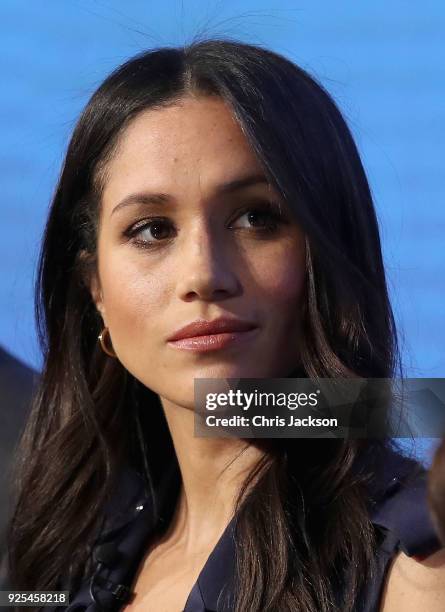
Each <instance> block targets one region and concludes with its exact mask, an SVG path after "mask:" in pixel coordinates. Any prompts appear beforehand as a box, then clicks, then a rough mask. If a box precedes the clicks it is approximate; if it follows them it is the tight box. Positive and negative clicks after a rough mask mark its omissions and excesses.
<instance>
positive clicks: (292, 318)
mask: <svg viewBox="0 0 445 612" xmlns="http://www.w3.org/2000/svg"><path fill="white" fill-rule="evenodd" d="M305 255H306V252H305V237H304V235H303V233H302V231H301V229H300V228H299V226H298V223H297V222H296V220H295V219H294V217H293V215H292V213H291V211H290V210H289V208H288V207H287V205H286V204H285V202H284V201H282V199H281V198H280V196H279V194H278V193H276V191H275V190H274V188H273V187H272V186H271V185H270V184H269V182H268V181H267V179H266V176H265V173H264V171H263V168H262V166H261V164H260V162H259V161H258V159H257V158H256V156H255V155H254V153H253V151H252V149H251V147H250V146H249V144H248V142H247V139H246V138H245V136H244V134H243V132H242V130H241V128H240V126H239V125H238V123H237V122H236V121H235V119H234V118H233V115H232V113H231V112H230V110H229V109H228V107H227V106H226V104H225V103H224V102H223V101H222V100H221V99H219V98H217V97H194V96H187V97H185V98H183V99H182V100H181V101H180V102H177V103H175V104H174V105H172V106H169V107H165V108H162V109H156V110H148V111H145V112H143V113H141V114H140V115H138V116H137V117H136V118H135V119H134V120H133V121H132V122H131V123H130V125H129V126H128V127H127V128H126V130H125V132H124V133H123V135H122V136H121V138H120V141H119V144H118V147H117V149H116V151H115V152H114V154H113V156H112V159H111V160H110V161H109V163H108V164H107V167H106V172H105V176H104V191H103V197H102V203H101V211H100V224H99V235H98V267H97V273H96V274H95V276H94V277H92V278H91V279H90V287H91V293H92V296H93V299H94V302H95V304H96V307H97V308H98V310H99V312H100V313H101V316H102V318H103V321H104V325H106V326H107V327H108V328H109V330H110V336H111V340H112V343H113V348H114V350H115V352H116V354H117V357H118V359H119V360H120V361H121V363H122V364H123V365H124V366H125V368H126V369H127V370H128V371H129V372H131V373H132V374H133V375H134V376H135V377H136V378H137V379H138V380H140V381H141V382H142V383H143V384H144V385H146V386H147V387H148V388H150V389H152V390H153V391H154V392H155V393H157V394H158V395H159V397H160V401H161V404H162V407H163V410H164V412H165V415H166V419H167V422H168V426H169V429H170V432H171V435H172V439H173V444H174V447H175V451H176V454H177V457H178V462H179V467H180V470H181V475H182V482H183V484H182V488H181V493H180V497H179V503H178V505H177V508H176V509H175V515H174V518H173V520H172V523H171V525H170V526H169V529H168V531H167V533H166V534H165V535H164V537H163V538H162V540H160V541H159V542H154V543H152V545H151V547H150V549H149V550H148V551H147V554H146V556H145V559H144V560H143V562H142V563H141V566H140V569H139V573H138V576H137V580H136V584H135V592H136V597H135V599H134V601H133V602H132V603H131V604H130V605H128V606H127V607H126V611H127V612H129V611H130V610H131V611H132V612H133V611H134V612H136V611H139V610H143V609H145V610H146V609H150V610H151V609H155V610H158V611H159V612H163V611H164V610H165V611H168V612H173V611H175V610H178V611H180V610H183V608H184V605H185V602H186V599H187V597H188V594H189V593H190V590H191V588H192V586H193V584H194V582H195V581H196V579H197V577H198V575H199V572H200V571H201V569H202V567H203V565H204V564H205V561H206V559H207V558H208V556H209V554H210V553H211V551H212V550H213V548H214V546H215V545H216V543H217V541H218V539H219V538H220V536H221V535H222V533H223V531H224V529H225V527H226V526H227V524H228V522H229V521H230V519H231V517H232V514H233V508H234V501H235V499H236V495H237V493H238V491H239V488H240V486H241V484H242V482H243V480H244V479H245V477H246V475H247V473H248V471H249V470H250V469H251V468H252V467H253V466H254V465H255V464H256V463H257V461H258V459H259V458H260V457H261V455H262V454H263V451H261V450H260V448H259V447H257V446H256V445H255V444H254V443H246V442H245V441H242V440H236V439H232V438H199V437H194V413H193V400H194V397H193V393H194V383H193V381H194V378H195V377H197V378H273V377H280V376H286V375H288V374H289V373H290V372H291V371H292V370H293V368H294V367H296V365H298V360H299V338H300V326H301V319H302V317H301V309H302V304H303V293H304V285H305ZM224 315H232V316H236V317H239V318H242V319H247V320H249V321H251V322H253V323H254V324H255V325H256V326H257V329H256V331H255V333H254V334H252V335H251V337H250V339H249V340H248V341H245V342H242V343H240V344H239V345H234V346H229V347H225V348H223V349H220V350H217V351H213V352H210V353H196V352H190V351H185V350H180V349H178V348H176V347H174V346H171V344H169V343H168V341H167V340H168V338H169V337H170V336H171V335H172V334H173V333H174V332H175V331H177V330H178V329H179V328H180V327H182V326H183V325H185V324H187V323H190V322H192V321H194V320H196V319H198V318H205V319H207V320H213V319H215V318H217V317H220V316H224ZM252 442H253V441H252ZM409 561H410V560H409ZM405 563H406V562H405V561H404V560H403V558H402V557H401V561H399V560H396V562H395V564H394V566H393V568H392V570H391V578H390V582H389V587H388V592H387V596H386V602H387V603H385V607H384V608H383V610H384V612H395V611H396V610H397V612H398V611H399V610H400V609H403V610H407V611H408V612H409V611H410V610H414V609H416V611H417V610H418V609H419V608H418V606H417V607H416V608H409V607H406V605H405V601H408V602H409V600H410V595H409V590H410V589H413V597H414V596H415V594H416V593H417V591H416V593H414V591H415V588H414V587H413V586H412V584H411V582H410V581H408V584H407V585H405V583H404V582H403V580H404V579H403V578H402V577H401V576H402V574H403V571H402V570H404V569H405ZM418 565H419V566H420V564H418ZM399 567H400V568H401V570H400V571H399V569H398V568H399ZM444 567H445V566H444ZM410 571H412V572H415V570H410ZM401 572H402V573H401ZM425 572H426V573H425V577H428V579H429V577H430V572H429V571H428V570H425ZM442 573H443V577H444V581H443V582H444V584H445V573H444V568H442ZM410 575H411V574H410ZM419 579H420V580H422V577H420V578H419ZM425 579H426V578H425ZM402 592H403V595H402ZM407 592H408V595H407ZM402 598H403V605H404V607H403V608H400V603H399V602H402ZM436 600H437V591H436V593H435V595H434V596H432V595H430V594H429V593H427V592H425V593H424V592H422V595H421V601H422V606H423V609H424V610H425V611H426V610H431V611H432V612H435V611H436V610H439V609H440V610H442V609H444V608H443V607H442V608H439V607H437V604H435V603H434V602H435V601H436ZM443 601H444V602H445V588H444V590H443ZM407 605H408V606H409V605H410V604H409V603H408V604H407ZM433 605H436V607H431V606H433ZM428 606H430V607H428Z"/></svg>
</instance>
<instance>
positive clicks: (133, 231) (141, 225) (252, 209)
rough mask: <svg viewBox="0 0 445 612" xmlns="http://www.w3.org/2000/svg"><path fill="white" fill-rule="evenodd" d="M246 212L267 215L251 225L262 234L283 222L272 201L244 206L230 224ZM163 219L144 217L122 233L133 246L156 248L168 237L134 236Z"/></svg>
mask: <svg viewBox="0 0 445 612" xmlns="http://www.w3.org/2000/svg"><path fill="white" fill-rule="evenodd" d="M247 213H255V214H258V213H259V214H261V215H265V216H266V217H267V219H268V221H267V224H266V225H265V226H263V227H252V230H253V231H254V232H256V233H259V234H263V235H264V234H266V235H270V234H273V233H274V232H276V231H277V230H278V225H279V224H281V223H284V218H283V216H282V214H281V212H280V207H279V206H278V205H277V204H274V203H273V202H265V203H264V204H253V205H250V206H246V207H245V208H244V209H242V210H241V211H239V212H238V215H237V217H236V218H235V220H234V221H232V222H231V223H230V225H232V224H233V223H234V222H235V221H236V220H237V219H239V218H240V217H242V216H244V215H245V214H247ZM165 221H167V222H168V219H166V218H165V217H153V218H151V219H144V220H143V221H138V222H137V223H135V224H133V225H132V226H131V227H129V228H128V229H127V230H126V231H125V232H124V235H125V237H127V238H128V239H130V240H131V241H132V242H133V244H134V245H135V246H137V247H139V248H143V249H151V248H156V247H157V246H160V245H161V244H162V243H163V242H165V241H166V240H169V238H170V237H168V238H161V239H159V240H156V239H155V240H153V241H151V242H148V241H146V240H139V239H137V238H136V236H137V235H138V234H140V233H141V232H142V231H144V230H146V229H149V228H151V227H153V226H155V225H161V226H162V225H163V224H164V223H165ZM229 227H230V226H229ZM241 229H248V230H249V228H241Z"/></svg>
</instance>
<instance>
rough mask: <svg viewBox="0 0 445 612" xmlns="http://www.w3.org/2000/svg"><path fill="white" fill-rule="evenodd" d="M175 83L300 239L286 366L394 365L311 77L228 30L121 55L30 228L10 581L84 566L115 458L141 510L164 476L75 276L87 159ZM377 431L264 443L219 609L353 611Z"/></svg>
mask: <svg viewBox="0 0 445 612" xmlns="http://www.w3.org/2000/svg"><path fill="white" fill-rule="evenodd" d="M190 93H191V94H193V95H202V96H219V97H220V98H221V99H223V100H224V101H225V102H226V103H227V104H228V105H229V107H230V108H231V110H232V112H233V115H234V117H235V118H236V120H237V121H238V122H239V124H240V126H241V128H242V130H243V132H244V134H245V136H246V138H247V139H248V141H249V143H250V145H251V147H252V149H253V151H254V152H255V154H256V155H257V156H258V159H259V160H260V162H261V163H262V165H263V167H264V170H265V172H266V173H267V176H268V177H269V180H270V182H271V183H272V184H273V185H274V187H275V188H276V189H277V190H278V192H279V193H280V194H281V195H282V197H283V198H284V199H285V200H286V202H287V203H288V205H289V207H290V208H291V210H292V211H293V213H294V215H295V218H296V219H297V221H298V223H299V224H300V226H301V228H302V230H303V232H304V234H305V236H306V240H307V247H308V248H307V249H306V266H307V269H306V286H305V292H304V296H305V297H304V304H303V307H302V314H303V326H302V330H303V331H302V337H301V341H300V355H301V371H300V374H301V373H303V375H304V376H308V377H315V378H317V377H327V378H329V377H342V378H354V377H369V378H374V377H375V378H386V377H392V376H394V375H395V374H396V370H397V368H401V364H400V354H399V348H398V340H397V332H396V326H395V322H394V316H393V312H392V309H391V305H390V301H389V297H388V291H387V283H386V279H385V270H384V265H383V260H382V252H381V243H380V237H379V229H378V223H377V218H376V213H375V209H374V203H373V199H372V195H371V192H370V188H369V185H368V181H367V178H366V174H365V171H364V169H363V165H362V162H361V160H360V156H359V153H358V151H357V148H356V145H355V143H354V140H353V138H352V136H351V132H350V129H349V128H348V126H347V123H346V121H345V119H344V118H343V116H342V114H341V112H340V111H339V109H338V108H337V105H336V104H335V102H334V101H333V99H332V97H331V96H330V95H329V94H328V93H327V91H326V90H325V89H324V87H323V86H322V85H321V84H320V83H319V82H317V80H316V79H315V78H313V77H312V76H310V75H309V74H308V72H307V71H305V70H304V69H302V68H301V67H299V66H297V65H295V63H293V62H292V61H290V60H288V59H286V58H285V57H283V56H281V55H279V54H277V53H275V52H272V51H270V50H267V49H264V48H262V47H260V46H256V45H250V44H245V43H241V42H238V41H234V40H228V39H224V40H221V39H206V40H200V41H195V42H193V43H192V44H190V45H188V46H186V47H180V48H159V49H155V50H149V51H146V52H143V53H141V54H139V55H137V56H136V57H134V58H132V59H130V60H129V61H127V62H126V63H124V64H123V65H122V66H120V67H118V68H117V69H116V70H115V71H114V72H113V73H112V74H111V75H110V76H108V77H107V78H106V80H105V81H104V82H103V84H102V85H100V87H99V88H98V89H97V91H96V92H95V93H94V94H93V96H92V97H91V99H90V100H89V102H88V104H87V105H86V107H85V109H84V111H83V112H82V114H81V117H80V119H79V121H78V123H77V125H76V127H75V129H74V132H73V135H72V138H71V141H70V143H69V146H68V150H67V154H66V159H65V161H64V164H63V169H62V172H61V176H60V179H59V182H58V186H57V189H56V192H55V195H54V198H53V201H52V205H51V208H50V212H49V217H48V221H47V225H46V229H45V233H44V237H43V243H42V249H41V254H40V260H39V268H38V279H37V285H36V317H37V324H38V330H39V337H40V341H41V346H42V351H43V355H44V367H43V371H42V376H41V381H40V387H39V389H38V392H37V394H36V396H35V400H34V403H33V409H32V412H31V416H30V418H29V422H28V423H27V427H26V430H25V432H24V435H23V437H22V440H21V444H20V448H19V450H18V453H17V459H16V475H15V482H16V504H15V511H14V514H13V517H12V520H11V524H10V531H9V548H8V550H9V568H10V580H11V584H12V585H13V586H14V587H15V588H20V589H27V590H34V589H40V590H50V589H55V588H57V586H58V585H60V584H62V583H64V584H65V583H66V580H67V579H69V584H70V585H71V588H72V589H74V588H77V587H78V586H79V584H80V583H81V581H82V580H85V579H86V578H87V577H88V576H89V575H90V573H91V571H92V563H91V550H92V547H93V544H94V540H95V537H96V534H97V531H98V525H99V524H100V520H101V516H102V511H103V508H104V504H105V502H106V500H107V499H108V497H109V495H110V492H111V491H112V489H113V484H115V482H116V476H117V474H118V472H119V469H120V468H121V466H122V465H124V464H130V465H132V466H133V467H134V468H135V469H137V470H138V471H139V472H140V473H141V474H142V475H143V477H144V479H145V481H146V483H147V491H149V492H150V495H151V496H152V500H153V512H154V513H155V515H156V513H157V512H159V509H158V506H157V500H156V490H157V489H156V486H155V485H157V484H159V483H162V480H163V478H164V476H165V475H166V474H167V472H168V467H169V466H170V467H172V466H173V468H174V473H175V474H176V480H174V483H175V484H174V489H175V490H176V491H177V490H178V489H179V484H180V478H179V469H178V464H177V458H176V455H175V452H174V448H173V444H172V440H171V436H170V433H169V430H168V427H167V424H166V420H165V417H164V414H163V412H162V406H161V404H160V401H159V397H158V396H157V395H156V394H155V393H154V392H153V391H151V390H150V389H147V388H146V387H144V386H143V385H142V383H141V382H140V381H138V380H136V379H135V378H134V377H133V376H132V375H131V374H130V373H129V372H128V371H126V370H125V368H124V367H123V365H122V364H121V363H120V362H119V361H118V360H117V359H111V358H109V357H107V356H106V355H105V354H104V353H103V352H102V351H101V349H100V347H99V345H98V341H97V337H98V334H99V333H100V331H101V329H102V326H103V323H102V320H101V317H100V315H99V313H98V312H97V310H96V308H95V305H94V303H93V301H92V297H91V294H90V291H89V289H88V284H87V283H86V282H85V278H87V277H88V274H89V273H91V271H92V270H94V267H95V266H96V263H97V261H96V242H97V231H98V219H99V212H100V205H101V192H102V189H103V183H104V176H105V174H106V173H105V172H104V170H105V169H106V165H107V161H108V160H109V159H110V158H111V156H112V154H113V151H114V150H115V148H116V145H117V143H118V142H119V138H120V136H121V135H122V133H123V132H124V130H125V128H126V127H127V126H128V125H129V123H130V122H131V121H132V120H133V119H134V118H135V117H136V116H137V115H138V113H141V112H142V111H145V110H147V109H156V108H162V107H165V106H168V105H172V104H175V102H177V101H178V100H180V99H181V98H183V97H184V96H186V95H187V94H190ZM296 316H297V313H296ZM387 444H388V443H387V442H384V441H382V442H378V441H376V440H342V439H319V440H315V439H312V440H303V439H279V440H271V441H270V446H269V448H268V450H267V453H266V454H265V456H264V458H263V459H262V460H261V461H260V462H259V463H258V464H257V466H256V467H255V468H254V470H253V471H252V473H251V474H250V476H249V479H247V480H246V482H245V483H244V487H243V490H242V491H241V492H240V495H239V498H238V503H237V508H236V513H237V523H236V585H235V610H236V612H264V611H270V612H273V611H275V612H286V611H290V610H302V611H303V610H304V611H305V612H328V611H333V610H341V611H342V612H347V611H351V610H352V609H353V606H354V601H356V597H357V595H358V593H359V592H360V589H361V587H362V586H363V585H364V583H365V581H366V580H367V579H368V578H369V576H370V573H371V572H372V571H373V559H374V551H375V546H376V543H375V542H376V537H375V532H374V529H373V526H372V523H371V521H370V518H369V507H368V501H369V499H368V497H369V494H368V488H367V486H368V482H369V481H370V480H371V479H372V478H374V477H376V470H377V467H376V466H377V465H378V461H377V458H378V457H379V456H381V455H383V450H384V449H385V448H386V445H387ZM358 466H360V467H358ZM175 470H176V471H175ZM170 473H171V472H170ZM254 480H255V482H254ZM249 482H254V486H252V487H249V490H248V491H247V489H248V484H249ZM172 499H173V498H172ZM345 517H347V520H345ZM154 519H155V523H156V516H155V517H154ZM272 526H273V528H272ZM339 593H340V595H339Z"/></svg>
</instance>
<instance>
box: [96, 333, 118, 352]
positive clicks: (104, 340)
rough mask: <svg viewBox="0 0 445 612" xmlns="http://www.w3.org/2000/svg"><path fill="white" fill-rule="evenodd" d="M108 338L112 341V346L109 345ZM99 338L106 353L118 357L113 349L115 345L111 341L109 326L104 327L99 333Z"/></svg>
mask: <svg viewBox="0 0 445 612" xmlns="http://www.w3.org/2000/svg"><path fill="white" fill-rule="evenodd" d="M107 338H108V339H109V341H110V346H111V348H109V347H108V346H107ZM97 339H98V340H99V342H100V345H101V347H102V350H103V352H104V353H106V354H107V355H109V356H110V357H117V355H116V353H115V352H114V350H113V345H112V343H111V337H110V330H109V329H108V327H104V328H103V330H102V331H101V332H100V334H99V335H98V337H97Z"/></svg>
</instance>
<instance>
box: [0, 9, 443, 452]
mask: <svg viewBox="0 0 445 612" xmlns="http://www.w3.org/2000/svg"><path fill="white" fill-rule="evenodd" d="M0 16H1V19H0V34H1V35H0V50H1V55H0V57H1V60H0V61H1V62H2V66H1V74H2V94H3V95H2V97H1V102H0V120H1V127H2V130H1V133H2V137H1V140H0V173H1V185H2V201H1V208H0V218H1V223H0V270H1V279H2V283H1V288H0V295H1V300H0V344H1V345H3V346H4V347H5V348H6V349H8V350H9V351H10V352H11V353H13V354H14V355H16V356H18V357H19V358H21V359H22V360H23V361H25V362H26V363H28V364H30V365H32V366H34V367H36V368H39V367H40V364H41V361H40V353H39V349H38V345H37V340H36V334H35V328H34V315H33V283H34V275H35V263H36V259H37V254H38V249H39V242H40V237H41V235H42V231H43V227H44V222H45V216H46V214H47V207H48V204H49V201H50V198H51V194H52V191H53V189H54V185H55V182H56V179H57V175H58V172H59V169H60V166H61V162H62V159H63V154H64V150H65V147H66V144H67V141H68V138H69V135H70V132H71V130H72V128H73V125H74V123H75V120H76V118H77V116H78V114H79V112H80V110H81V109H82V107H83V106H84V104H85V103H86V101H87V99H88V97H89V96H90V94H91V93H92V91H93V90H94V89H95V88H96V87H97V86H98V85H99V83H100V82H101V81H102V79H103V78H104V77H105V75H106V74H107V73H108V72H109V71H110V70H112V69H113V68H114V67H115V66H116V65H117V64H119V63H120V62H122V61H123V60H125V59H126V58H128V57H129V56H131V55H133V54H135V53H137V52H138V51H140V50H142V49H144V48H148V47H155V46H160V45H168V44H171V45H177V44H184V43H187V42H190V41H191V40H192V39H193V38H194V37H195V36H201V37H202V36H213V35H218V36H230V37H235V38H240V39H242V40H245V41H247V42H253V43H258V44H262V45H266V46H268V47H270V48H272V49H274V50H276V51H278V52H280V53H283V54H285V55H286V56H288V57H290V58H291V59H293V60H294V61H296V62H297V63H299V64H300V65H302V66H303V67H304V68H306V69H307V70H309V71H310V72H311V73H312V74H314V75H315V76H316V77H317V78H318V79H319V80H320V81H321V82H322V83H323V84H324V85H325V86H326V87H327V89H328V90H329V91H330V92H331V94H332V95H333V96H334V98H335V100H336V101H337V103H338V104H339V106H340V108H341V109H342V110H343V113H344V115H345V118H346V119H347V121H348V123H349V125H350V127H351V129H352V131H353V134H354V136H355V138H356V141H357V144H358V146H359V149H360V151H361V154H362V159H363V161H364V165H365V168H366V170H367V173H368V177H369V180H370V184H371V189H372V191H373V194H374V198H375V204H376V208H377V213H378V218H379V222H380V227H381V235H382V240H383V248H384V257H385V262H386V267H387V272H388V279H389V284H390V291H391V298H392V303H393V307H394V310H395V315H396V319H397V322H398V325H399V330H400V335H401V340H402V350H403V358H404V365H405V371H406V374H407V375H409V376H413V377H415V376H427V377H444V376H445V351H444V344H445V321H444V310H445V308H444V294H445V292H444V289H445V244H444V240H445V239H444V236H445V208H444V202H443V196H444V192H445V188H444V176H445V173H444V160H445V138H444V136H445V130H444V124H445V61H444V60H445V36H444V32H445V6H444V4H443V2H441V1H440V0H437V1H428V0H426V1H424V2H422V4H421V5H418V4H417V3H408V2H406V1H401V0H394V1H393V2H391V3H387V2H383V1H382V0H377V1H375V2H372V3H360V2H356V1H354V0H344V1H343V2H341V3H335V4H333V3H328V2H325V1H320V0H310V1H309V0H304V1H301V2H297V1H296V0H289V1H286V0H273V1H272V0H267V1H265V0H252V1H251V0H224V1H221V0H219V1H218V0H183V1H180V0H166V1H165V2H155V1H142V0H139V1H137V0H133V1H132V2H131V3H128V2H127V3H123V2H120V1H118V0H113V1H111V0H108V1H98V0H65V1H64V2H60V1H59V0H34V1H33V2H27V1H25V0H2V5H1V9H0ZM430 450H431V449H430V446H429V445H428V444H427V441H424V442H423V443H422V444H421V447H420V451H419V452H421V453H423V456H424V457H426V458H428V456H429V455H428V453H429V452H430Z"/></svg>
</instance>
